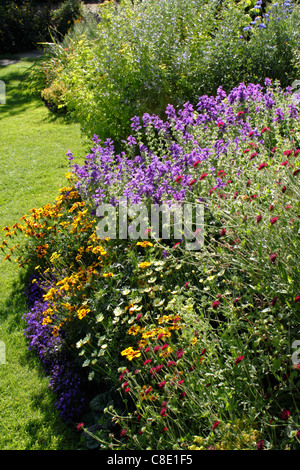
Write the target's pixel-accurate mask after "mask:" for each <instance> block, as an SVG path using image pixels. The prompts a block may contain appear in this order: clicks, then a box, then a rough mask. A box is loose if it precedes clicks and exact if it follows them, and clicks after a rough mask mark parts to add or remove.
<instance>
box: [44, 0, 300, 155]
mask: <svg viewBox="0 0 300 470" xmlns="http://www.w3.org/2000/svg"><path fill="white" fill-rule="evenodd" d="M99 11H100V21H99V25H98V26H97V27H96V28H95V31H96V32H95V34H96V37H94V36H93V37H92V38H91V37H90V32H89V30H88V28H87V32H86V34H85V33H83V34H80V35H78V34H77V33H76V32H75V33H72V32H71V33H70V35H69V36H68V38H66V39H65V41H64V42H63V43H62V44H54V45H53V44H52V45H49V47H50V50H51V53H50V57H49V60H46V61H45V64H44V65H43V68H44V70H45V72H46V75H45V80H44V88H46V90H47V91H48V92H49V89H50V90H51V89H52V88H51V86H52V80H53V82H54V84H53V88H54V90H55V91H56V92H58V93H53V94H52V95H53V96H52V97H53V100H56V102H55V104H56V105H58V106H59V107H64V106H66V107H67V109H68V111H69V113H70V114H71V115H72V116H73V117H74V118H75V119H76V120H77V121H78V122H80V123H81V126H82V129H83V131H84V133H85V134H87V135H88V136H89V137H90V138H92V136H93V134H94V133H96V134H97V135H98V136H99V137H100V138H101V139H102V140H105V139H107V138H112V139H113V140H114V142H115V145H118V147H119V145H120V143H121V140H122V139H124V138H125V137H126V136H127V135H128V134H129V132H130V126H129V122H130V118H131V117H132V116H133V115H138V116H139V117H141V116H142V115H143V114H144V113H146V112H148V113H150V114H152V113H154V114H156V115H158V116H160V117H161V118H163V117H164V111H165V108H166V106H167V104H168V103H172V104H173V105H174V106H175V107H178V106H179V107H182V106H183V104H184V103H185V102H186V101H190V102H191V103H192V104H193V105H194V106H195V105H196V104H197V99H198V96H200V95H202V94H214V95H215V94H216V91H217V87H218V86H220V85H222V86H223V88H224V90H225V91H226V92H229V91H230V90H231V89H232V88H233V87H235V86H237V85H238V84H239V83H240V82H245V83H250V82H255V83H260V84H261V85H263V81H264V79H265V77H266V76H268V77H270V78H273V79H278V80H280V82H281V84H282V86H284V87H285V86H287V85H291V83H292V82H293V80H294V79H295V78H297V69H296V68H295V64H294V61H293V60H294V59H293V55H294V52H295V51H296V48H298V42H299V41H298V31H299V7H298V6H297V5H294V2H283V1H280V2H278V3H277V2H268V3H267V7H266V6H264V5H263V4H262V1H260V0H257V2H255V0H253V1H252V0H251V1H240V2H238V3H237V2H235V1H232V0H227V1H223V2H222V5H221V6H220V2H219V1H217V0H214V1H209V2H207V1H205V2H204V1H202V2H198V1H196V0H189V1H188V0H181V1H178V0H161V1H159V2H157V1H155V0H154V1H153V0H147V1H143V2H134V4H132V2H131V1H130V0H122V2H120V3H115V2H104V3H103V4H101V8H99ZM54 60H55V62H56V66H55V68H54V69H53V68H52V65H53V61H54ZM51 64H52V65H51ZM49 68H50V69H51V70H52V71H53V72H54V78H52V79H51V81H50V83H49V80H48V74H47V72H48V69H49ZM59 90H61V94H59Z"/></svg>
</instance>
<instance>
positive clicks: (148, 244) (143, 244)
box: [137, 240, 153, 248]
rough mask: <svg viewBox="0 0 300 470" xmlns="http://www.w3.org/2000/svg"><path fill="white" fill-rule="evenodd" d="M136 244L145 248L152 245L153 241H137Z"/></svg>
mask: <svg viewBox="0 0 300 470" xmlns="http://www.w3.org/2000/svg"><path fill="white" fill-rule="evenodd" d="M137 246H142V247H143V248H146V246H153V243H151V242H148V241H147V240H145V241H143V242H137Z"/></svg>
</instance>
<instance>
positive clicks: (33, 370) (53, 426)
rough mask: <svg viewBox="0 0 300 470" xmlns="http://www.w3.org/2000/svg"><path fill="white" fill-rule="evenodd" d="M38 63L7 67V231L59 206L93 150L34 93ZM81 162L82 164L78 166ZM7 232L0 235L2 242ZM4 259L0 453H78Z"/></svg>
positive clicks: (1, 182) (2, 109)
mask: <svg viewBox="0 0 300 470" xmlns="http://www.w3.org/2000/svg"><path fill="white" fill-rule="evenodd" d="M34 60H39V59H27V60H22V61H21V62H18V63H16V64H12V65H8V66H0V80H3V81H4V82H5V84H6V104H5V105H0V169H1V170H0V231H1V229H2V228H3V227H4V226H6V225H12V224H14V223H15V222H18V221H19V219H20V217H21V216H23V215H24V214H26V213H28V212H29V210H30V209H31V208H32V207H40V206H41V205H43V204H47V203H49V202H50V203H52V202H53V201H54V199H55V197H56V196H57V195H58V188H59V186H65V185H66V180H65V178H64V175H65V173H66V171H67V168H68V161H67V158H66V156H65V154H66V152H67V151H68V149H71V150H72V152H73V153H74V154H75V156H78V157H83V156H84V155H85V152H86V150H87V146H86V143H84V138H83V137H82V136H81V134H80V128H79V125H78V124H74V123H69V122H67V121H66V119H65V118H64V117H59V118H57V117H55V116H54V115H52V114H51V113H50V111H49V110H48V109H47V108H46V107H45V106H44V105H43V104H42V103H41V101H40V100H39V99H38V98H36V97H33V96H32V95H30V94H29V93H28V91H27V88H26V87H27V81H26V76H27V74H26V70H28V67H30V66H31V65H32V62H33V61H34ZM79 161H80V159H79ZM4 234H5V232H2V231H1V233H0V242H1V241H2V238H3V237H4ZM4 256H5V255H4V254H2V252H1V253H0V341H4V343H5V347H6V362H5V364H0V450H17V449H18V450H54V449H55V450H59V449H74V448H76V445H77V440H78V436H77V434H76V432H75V429H73V427H70V426H67V425H66V424H65V423H63V422H62V420H61V419H60V417H59V414H58V412H57V411H56V409H55V405H54V404H55V397H54V396H53V395H52V393H51V391H50V390H49V388H48V380H47V378H46V377H45V375H44V374H43V370H42V368H41V366H40V364H39V361H38V359H37V358H36V357H34V356H33V355H32V354H31V353H30V352H29V351H28V349H27V344H26V340H25V339H24V337H23V328H24V322H23V320H22V318H21V317H22V315H23V314H24V313H25V312H26V311H27V310H28V307H27V306H26V301H25V298H24V295H23V287H24V286H23V285H22V282H21V280H20V275H22V273H21V272H20V270H19V268H18V267H17V265H16V264H15V263H14V262H11V263H10V262H8V261H3V258H4Z"/></svg>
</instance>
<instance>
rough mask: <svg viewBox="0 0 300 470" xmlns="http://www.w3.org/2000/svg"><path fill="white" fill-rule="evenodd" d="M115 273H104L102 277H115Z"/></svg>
mask: <svg viewBox="0 0 300 470" xmlns="http://www.w3.org/2000/svg"><path fill="white" fill-rule="evenodd" d="M113 275H114V274H113V273H103V274H102V276H103V277H113Z"/></svg>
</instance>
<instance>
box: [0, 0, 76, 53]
mask: <svg viewBox="0 0 300 470" xmlns="http://www.w3.org/2000/svg"><path fill="white" fill-rule="evenodd" d="M81 15H82V7H81V2H80V0H67V1H64V2H60V3H59V2H58V1H56V0H48V1H46V2H37V1H36V0H22V1H17V0H12V1H10V0H4V1H3V2H1V5H0V53H6V52H22V51H26V50H28V49H32V48H35V47H37V45H38V43H41V42H46V41H49V40H51V35H50V28H51V29H52V31H53V30H54V31H55V32H56V36H57V37H58V38H59V39H60V40H61V39H62V38H63V36H64V35H65V34H66V33H67V31H68V30H69V29H70V28H71V26H73V24H74V22H75V21H76V20H77V19H78V18H80V16H81Z"/></svg>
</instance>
